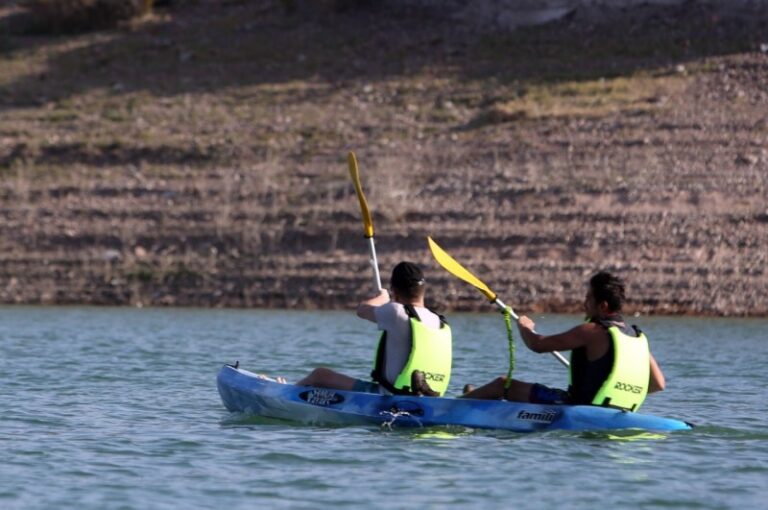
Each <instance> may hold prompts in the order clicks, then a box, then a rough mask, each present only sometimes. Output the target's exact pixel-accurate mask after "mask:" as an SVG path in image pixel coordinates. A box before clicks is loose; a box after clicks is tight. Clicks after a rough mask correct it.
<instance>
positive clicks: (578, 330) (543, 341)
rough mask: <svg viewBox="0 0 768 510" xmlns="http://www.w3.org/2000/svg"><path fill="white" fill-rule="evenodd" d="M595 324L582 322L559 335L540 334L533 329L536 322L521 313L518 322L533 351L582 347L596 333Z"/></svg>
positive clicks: (568, 349) (565, 349)
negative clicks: (594, 330)
mask: <svg viewBox="0 0 768 510" xmlns="http://www.w3.org/2000/svg"><path fill="white" fill-rule="evenodd" d="M594 326H595V325H594V324H581V325H579V326H576V327H575V328H572V329H569V330H568V331H566V332H564V333H559V334H557V335H540V334H539V333H536V332H534V331H533V329H534V327H535V324H534V322H533V321H532V320H531V319H530V318H528V317H526V316H525V315H521V316H520V319H519V320H518V322H517V327H518V329H519V330H520V336H522V337H523V342H525V345H526V346H527V347H528V348H529V349H530V350H532V351H533V352H552V351H570V350H573V349H576V348H577V347H582V346H584V345H586V344H587V342H589V340H590V338H591V336H592V335H593V334H594V332H593V331H592V330H593V329H595V328H594Z"/></svg>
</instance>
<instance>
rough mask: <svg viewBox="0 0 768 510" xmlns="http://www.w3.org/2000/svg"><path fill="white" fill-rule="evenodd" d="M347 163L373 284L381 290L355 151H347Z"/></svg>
mask: <svg viewBox="0 0 768 510" xmlns="http://www.w3.org/2000/svg"><path fill="white" fill-rule="evenodd" d="M347 162H348V163H349V175H350V177H352V184H354V185H355V193H357V199H358V200H359V201H360V212H361V213H362V214H363V227H364V228H365V238H366V239H367V240H368V249H369V251H370V252H371V267H373V286H374V288H375V289H376V291H377V292H381V289H382V287H381V276H380V275H379V261H378V260H377V259H376V246H375V245H374V244H373V219H371V212H370V211H369V210H368V202H366V201H365V195H364V194H363V186H362V185H361V184H360V170H359V169H358V168H357V158H356V157H355V153H354V152H352V151H349V154H348V155H347Z"/></svg>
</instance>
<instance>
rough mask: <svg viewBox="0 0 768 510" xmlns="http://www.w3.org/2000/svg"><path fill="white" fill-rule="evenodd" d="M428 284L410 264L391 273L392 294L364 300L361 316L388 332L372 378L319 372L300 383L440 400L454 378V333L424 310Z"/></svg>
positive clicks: (320, 370) (380, 349) (396, 267)
mask: <svg viewBox="0 0 768 510" xmlns="http://www.w3.org/2000/svg"><path fill="white" fill-rule="evenodd" d="M425 289H426V280H425V279H424V274H423V273H422V271H421V269H420V268H419V267H418V266H417V265H416V264H413V263H411V262H400V263H399V264H398V265H397V266H395V268H394V269H393V270H392V278H391V279H390V290H391V291H392V299H391V300H390V295H389V292H387V291H386V290H382V291H381V292H380V293H379V294H377V295H376V296H374V297H372V298H370V299H367V300H365V301H363V302H361V303H360V304H359V305H358V307H357V315H358V317H361V318H363V319H366V320H369V321H371V322H375V323H376V324H378V326H379V329H380V330H382V331H383V333H382V335H381V339H380V340H379V346H378V349H377V350H376V358H375V361H374V369H373V371H372V372H371V378H372V380H362V379H355V378H353V377H349V376H347V375H344V374H340V373H338V372H335V371H334V370H331V369H329V368H316V369H314V370H313V371H312V372H311V373H310V374H309V375H308V376H307V377H305V378H304V379H302V380H300V381H299V382H297V383H296V384H297V385H299V386H318V387H321V388H334V389H339V390H350V391H360V392H366V393H394V394H417V395H427V396H439V395H442V394H443V393H445V390H446V389H447V387H448V381H449V379H450V376H451V353H452V351H451V329H450V327H448V323H447V322H446V321H445V318H444V317H442V316H440V315H437V314H435V313H434V312H432V311H431V310H429V309H427V308H426V307H425V306H424V294H425Z"/></svg>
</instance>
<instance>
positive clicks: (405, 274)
mask: <svg viewBox="0 0 768 510" xmlns="http://www.w3.org/2000/svg"><path fill="white" fill-rule="evenodd" d="M426 282H427V281H426V280H425V279H424V273H423V272H422V271H421V268H420V267H419V266H417V265H416V264H414V263H413V262H407V261H403V262H400V263H399V264H398V265H396V266H395V268H394V269H393V270H392V278H390V280H389V285H390V286H391V287H392V288H393V289H395V290H397V292H398V293H399V294H402V295H403V297H406V298H408V299H414V298H416V297H418V296H419V295H420V294H421V293H423V292H424V285H425V284H426Z"/></svg>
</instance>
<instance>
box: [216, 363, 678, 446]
mask: <svg viewBox="0 0 768 510" xmlns="http://www.w3.org/2000/svg"><path fill="white" fill-rule="evenodd" d="M217 386H218V389H219V394H220V395H221V399H222V401H223V403H224V406H225V407H226V408H227V409H228V410H229V411H232V412H241V413H246V414H253V415H258V416H264V417H268V418H277V419H283V420H291V421H298V422H302V423H308V424H315V425H379V426H380V425H383V424H389V425H390V426H392V425H395V426H399V427H406V426H410V427H413V426H416V427H430V426H440V425H457V426H464V427H470V428H479V429H502V430H511V431H516V432H535V431H545V430H574V431H599V430H621V429H641V430H648V431H674V430H689V429H691V425H690V424H688V423H686V422H683V421H680V420H675V419H670V418H662V417H658V416H652V415H647V414H640V413H630V412H624V411H620V410H617V409H610V408H605V407H596V406H570V405H542V404H529V403H522V402H507V401H503V400H475V399H462V398H433V397H416V396H408V395H378V394H373V393H359V392H353V391H342V390H329V389H325V388H312V387H308V386H296V385H293V384H282V383H278V382H276V381H274V380H272V379H268V378H264V377H261V376H257V375H256V374H254V373H252V372H249V371H247V370H243V369H239V368H234V367H232V366H229V365H225V366H224V367H222V368H221V370H220V371H219V374H218V376H217Z"/></svg>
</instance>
